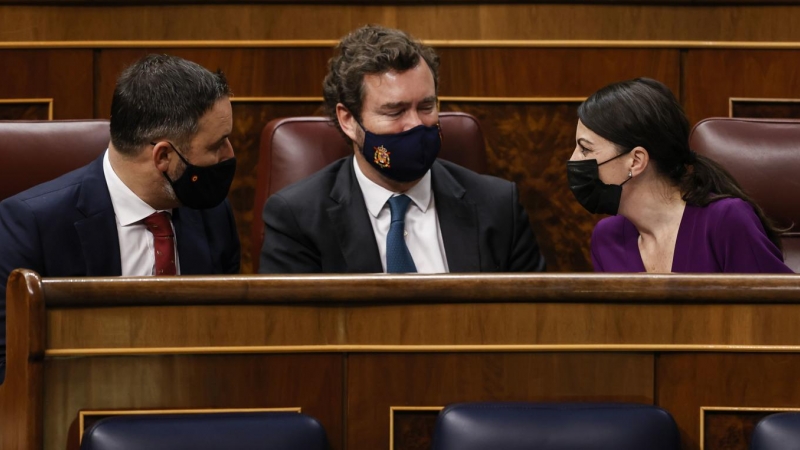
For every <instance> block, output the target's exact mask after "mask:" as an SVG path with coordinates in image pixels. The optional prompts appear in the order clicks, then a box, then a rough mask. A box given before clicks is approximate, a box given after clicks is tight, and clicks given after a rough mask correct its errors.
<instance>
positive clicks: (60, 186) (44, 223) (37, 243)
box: [0, 156, 240, 361]
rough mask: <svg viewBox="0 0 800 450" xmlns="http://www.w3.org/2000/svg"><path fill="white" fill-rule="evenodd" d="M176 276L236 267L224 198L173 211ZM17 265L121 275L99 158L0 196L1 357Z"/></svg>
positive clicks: (58, 273)
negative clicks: (10, 285)
mask: <svg viewBox="0 0 800 450" xmlns="http://www.w3.org/2000/svg"><path fill="white" fill-rule="evenodd" d="M172 224H173V226H174V227H175V238H176V239H177V246H178V258H179V260H180V270H181V274H183V275H210V274H225V273H238V272H239V264H240V248H239V237H238V234H237V232H236V224H235V222H234V218H233V212H232V211H231V207H230V204H229V203H228V201H227V200H226V201H225V202H224V203H223V204H221V205H219V206H217V207H215V208H212V209H207V210H202V211H200V210H193V209H189V208H176V209H174V210H173V212H172ZM17 268H25V269H32V270H35V271H36V272H38V273H39V274H40V275H42V276H45V277H82V276H118V275H121V274H122V262H121V258H120V251H119V238H118V236H117V225H116V220H115V216H114V207H113V206H112V204H111V195H110V194H109V193H108V186H107V185H106V179H105V175H104V174H103V157H102V156H100V157H99V158H98V159H96V160H94V161H93V162H91V163H90V164H88V165H86V166H84V167H81V168H80V169H77V170H75V171H72V172H70V173H68V174H66V175H63V176H61V177H59V178H56V179H55V180H52V181H49V182H47V183H43V184H40V185H38V186H36V187H33V188H31V189H29V190H27V191H25V192H22V193H20V194H17V195H15V196H13V197H10V198H7V199H5V200H3V201H2V202H0V361H2V360H4V359H5V300H6V282H7V281H8V275H9V274H10V273H11V271H12V270H14V269H17Z"/></svg>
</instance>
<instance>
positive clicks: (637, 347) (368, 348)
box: [44, 344, 800, 358]
mask: <svg viewBox="0 0 800 450" xmlns="http://www.w3.org/2000/svg"><path fill="white" fill-rule="evenodd" d="M444 352H448V353H462V352H477V353H495V352H548V353H549V352H729V353H762V352H763V353H800V345H702V344H520V345H517V344H497V345H495V344H492V345H480V344H478V345H355V344H350V345H250V346H218V347H133V348H128V347H120V348H51V349H47V350H45V352H44V355H45V357H46V358H64V357H92V356H147V355H208V354H255V353H268V354H273V353H276V354H279V353H444Z"/></svg>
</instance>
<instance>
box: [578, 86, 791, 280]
mask: <svg viewBox="0 0 800 450" xmlns="http://www.w3.org/2000/svg"><path fill="white" fill-rule="evenodd" d="M578 117H579V119H580V120H579V121H578V127H577V130H576V133H575V142H576V147H575V151H574V153H573V154H572V158H570V161H569V162H567V178H568V179H569V185H570V186H569V187H570V189H571V190H572V193H573V194H574V195H575V198H576V199H577V200H578V201H579V202H580V203H581V205H583V206H584V207H585V208H586V209H587V210H588V211H589V212H592V213H597V214H614V216H612V217H608V218H606V219H603V220H601V221H600V222H599V223H598V224H597V226H596V227H595V229H594V233H593V234H592V262H593V263H594V268H595V271H597V272H704V273H710V272H729V273H731V272H739V273H792V271H791V270H790V269H789V268H788V267H787V266H786V265H785V264H784V263H783V255H782V253H781V243H780V239H779V236H778V234H779V232H778V230H776V228H775V227H774V226H773V224H772V223H771V222H770V221H769V219H767V218H766V217H765V216H764V213H763V211H762V210H761V208H759V207H758V205H756V204H755V203H753V201H752V200H751V199H750V198H749V197H748V196H747V195H746V194H745V193H744V192H743V191H742V189H741V187H739V185H738V184H737V182H736V181H735V180H734V179H733V178H732V177H731V175H730V174H728V173H727V172H726V171H725V170H724V169H723V168H722V167H721V166H719V165H718V164H717V163H715V162H714V161H712V160H710V159H708V158H706V157H703V156H701V155H697V154H695V153H694V152H693V151H691V150H690V149H689V121H688V120H687V119H686V115H685V114H684V113H683V110H682V108H681V106H680V104H679V103H678V101H677V100H676V99H675V96H674V95H672V92H670V90H669V88H667V87H666V86H665V85H663V84H662V83H660V82H658V81H655V80H651V79H648V78H637V79H635V80H629V81H623V82H620V83H615V84H612V85H609V86H606V87H604V88H603V89H601V90H599V91H597V92H596V93H594V94H593V95H592V96H591V97H589V98H588V99H587V100H586V101H585V102H583V104H581V106H580V107H579V108H578Z"/></svg>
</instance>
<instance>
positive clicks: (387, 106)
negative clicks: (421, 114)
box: [378, 95, 436, 111]
mask: <svg viewBox="0 0 800 450" xmlns="http://www.w3.org/2000/svg"><path fill="white" fill-rule="evenodd" d="M435 101H436V96H435V95H432V96H430V97H425V98H424V99H422V101H421V102H420V103H434V102H435ZM409 104H411V102H392V103H384V104H383V105H381V106H380V107H379V108H378V109H380V110H382V111H385V110H389V109H397V108H402V107H406V106H408V105H409Z"/></svg>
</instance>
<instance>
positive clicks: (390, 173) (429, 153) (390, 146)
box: [358, 122, 442, 182]
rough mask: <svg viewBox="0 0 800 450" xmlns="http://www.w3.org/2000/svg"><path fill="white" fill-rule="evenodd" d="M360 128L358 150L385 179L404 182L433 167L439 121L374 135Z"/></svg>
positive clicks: (439, 140) (439, 143) (439, 136)
mask: <svg viewBox="0 0 800 450" xmlns="http://www.w3.org/2000/svg"><path fill="white" fill-rule="evenodd" d="M358 125H359V126H360V127H361V129H362V130H364V144H363V145H362V146H361V153H362V154H363V155H364V159H366V160H367V162H368V163H369V164H370V165H371V166H372V167H374V168H375V170H377V171H378V172H379V173H381V174H382V175H385V176H386V177H387V178H389V179H391V180H394V181H399V182H408V181H414V180H419V179H420V178H422V177H423V176H424V175H425V174H426V173H427V172H428V170H430V168H431V166H433V163H434V161H436V157H437V156H438V155H439V150H440V149H441V148H442V133H441V128H440V126H439V124H438V123H437V124H436V125H433V126H430V127H426V126H425V125H417V126H416V127H414V128H412V129H410V130H406V131H403V132H402V133H395V134H375V133H372V132H369V131H367V129H366V128H364V126H363V125H361V123H360V122H359V123H358Z"/></svg>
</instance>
